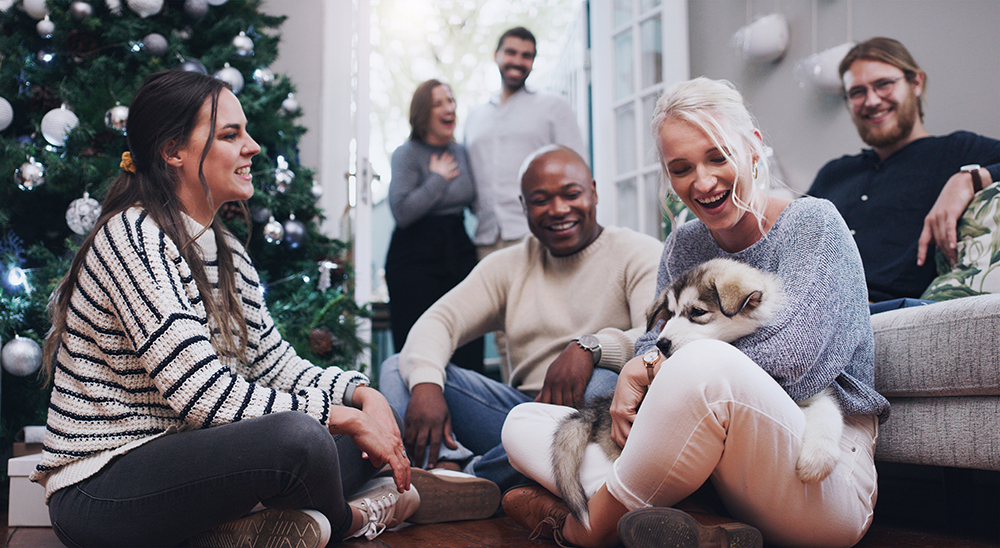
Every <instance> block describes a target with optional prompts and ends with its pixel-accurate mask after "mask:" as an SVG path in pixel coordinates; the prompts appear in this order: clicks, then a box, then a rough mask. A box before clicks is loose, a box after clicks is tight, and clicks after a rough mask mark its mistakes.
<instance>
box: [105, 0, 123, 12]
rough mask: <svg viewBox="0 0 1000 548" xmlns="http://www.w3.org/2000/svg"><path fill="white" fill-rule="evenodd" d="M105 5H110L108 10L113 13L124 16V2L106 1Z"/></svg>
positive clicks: (116, 0)
mask: <svg viewBox="0 0 1000 548" xmlns="http://www.w3.org/2000/svg"><path fill="white" fill-rule="evenodd" d="M104 3H106V4H107V5H108V9H109V10H110V11H111V13H113V14H115V15H121V14H122V0H104Z"/></svg>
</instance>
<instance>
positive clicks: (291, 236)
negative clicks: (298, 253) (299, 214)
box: [282, 215, 306, 249]
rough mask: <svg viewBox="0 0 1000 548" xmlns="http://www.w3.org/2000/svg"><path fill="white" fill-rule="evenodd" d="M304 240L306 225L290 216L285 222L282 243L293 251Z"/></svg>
mask: <svg viewBox="0 0 1000 548" xmlns="http://www.w3.org/2000/svg"><path fill="white" fill-rule="evenodd" d="M305 239H306V225H305V224H304V223H303V222H302V221H299V220H297V219H296V218H295V215H292V216H290V217H289V218H288V220H287V221H285V237H284V238H283V240H282V241H284V242H285V243H286V244H288V247H290V248H292V249H295V248H297V247H299V246H300V245H302V242H303V241H304V240H305Z"/></svg>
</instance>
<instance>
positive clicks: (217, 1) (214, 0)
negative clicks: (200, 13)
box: [208, 0, 228, 6]
mask: <svg viewBox="0 0 1000 548" xmlns="http://www.w3.org/2000/svg"><path fill="white" fill-rule="evenodd" d="M227 1H228V0H208V3H209V4H212V5H213V6H221V5H222V4H225V3H226V2H227Z"/></svg>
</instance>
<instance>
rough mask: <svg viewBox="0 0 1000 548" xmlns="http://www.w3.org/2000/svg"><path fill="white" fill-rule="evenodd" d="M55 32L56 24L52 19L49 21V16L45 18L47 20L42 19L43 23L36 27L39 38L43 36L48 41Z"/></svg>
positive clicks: (40, 22)
mask: <svg viewBox="0 0 1000 548" xmlns="http://www.w3.org/2000/svg"><path fill="white" fill-rule="evenodd" d="M55 31H56V24H55V23H53V22H52V20H51V19H49V16H48V15H46V16H45V19H42V20H41V21H39V22H38V24H36V25H35V32H37V33H38V35H39V36H41V37H42V38H44V39H46V40H48V39H49V38H52V33H54V32H55Z"/></svg>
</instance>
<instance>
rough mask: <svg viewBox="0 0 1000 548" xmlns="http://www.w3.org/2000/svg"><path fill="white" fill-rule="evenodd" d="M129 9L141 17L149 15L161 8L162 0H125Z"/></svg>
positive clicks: (154, 13)
mask: <svg viewBox="0 0 1000 548" xmlns="http://www.w3.org/2000/svg"><path fill="white" fill-rule="evenodd" d="M126 3H127V4H128V7H129V9H130V10H132V11H134V12H136V13H138V14H139V17H142V18H143V19H145V18H147V17H149V16H150V15H156V14H157V13H160V10H162V9H163V0H126Z"/></svg>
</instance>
